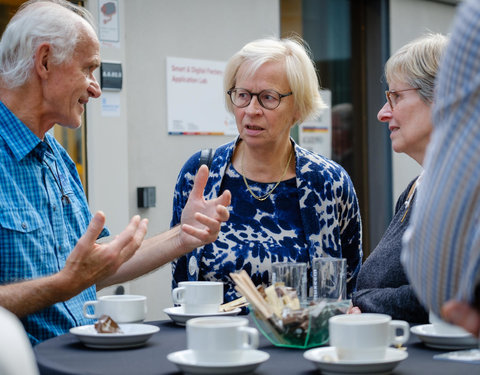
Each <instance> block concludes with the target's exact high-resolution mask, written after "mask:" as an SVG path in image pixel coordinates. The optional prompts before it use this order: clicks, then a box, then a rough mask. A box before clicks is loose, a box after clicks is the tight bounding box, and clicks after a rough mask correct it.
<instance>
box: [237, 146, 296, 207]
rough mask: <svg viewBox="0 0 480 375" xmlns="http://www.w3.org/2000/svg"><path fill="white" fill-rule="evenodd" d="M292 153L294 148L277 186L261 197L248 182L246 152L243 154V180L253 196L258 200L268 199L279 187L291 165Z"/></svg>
mask: <svg viewBox="0 0 480 375" xmlns="http://www.w3.org/2000/svg"><path fill="white" fill-rule="evenodd" d="M292 155H293V149H292V151H291V152H290V156H289V157H288V161H287V165H286V166H285V170H284V171H283V173H282V176H281V177H280V180H278V181H277V183H276V184H275V186H274V187H273V188H272V190H270V191H269V192H268V193H266V194H265V195H262V196H261V197H259V196H258V195H256V194H255V193H254V192H253V191H252V189H251V188H250V186H249V185H248V182H247V179H246V178H245V172H244V171H243V166H244V164H243V160H244V156H245V152H244V153H243V154H242V173H241V175H242V177H243V182H244V183H245V186H246V187H247V190H248V191H249V192H250V194H251V195H252V197H254V198H255V199H256V200H258V201H264V200H265V199H267V198H268V197H269V196H270V195H271V194H272V193H273V191H274V190H275V189H276V188H277V186H278V185H280V182H282V180H283V178H284V177H285V175H286V174H287V171H288V167H289V166H290V161H291V160H292Z"/></svg>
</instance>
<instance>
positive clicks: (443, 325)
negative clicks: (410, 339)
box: [428, 311, 469, 336]
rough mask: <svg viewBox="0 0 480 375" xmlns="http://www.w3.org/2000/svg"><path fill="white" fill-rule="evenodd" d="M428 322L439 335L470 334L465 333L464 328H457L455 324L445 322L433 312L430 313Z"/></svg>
mask: <svg viewBox="0 0 480 375" xmlns="http://www.w3.org/2000/svg"><path fill="white" fill-rule="evenodd" d="M428 320H429V321H430V323H431V324H432V326H433V331H434V332H435V333H436V334H438V335H446V336H449V335H454V336H458V335H468V334H469V333H468V332H467V331H465V330H464V329H463V328H462V327H459V326H456V325H454V324H450V323H447V322H446V321H445V320H443V319H442V318H440V317H439V316H438V315H436V314H435V313H434V312H433V311H430V312H429V314H428Z"/></svg>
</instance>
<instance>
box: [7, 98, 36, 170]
mask: <svg viewBox="0 0 480 375" xmlns="http://www.w3.org/2000/svg"><path fill="white" fill-rule="evenodd" d="M0 137H1V138H3V140H4V141H5V143H6V144H7V146H8V147H9V148H10V150H11V151H12V153H13V155H14V156H15V158H16V159H17V160H18V161H20V160H22V159H23V158H24V157H25V156H27V155H28V154H29V153H30V152H31V151H32V150H33V149H34V148H35V147H37V145H38V144H39V143H40V142H41V139H40V138H38V137H37V136H36V135H35V134H34V133H33V132H32V131H31V130H30V129H29V128H28V127H27V126H26V125H25V124H24V123H23V122H21V121H20V120H19V119H18V117H17V116H15V115H14V114H13V112H12V111H10V110H9V109H8V108H7V107H6V106H5V104H3V102H2V101H0Z"/></svg>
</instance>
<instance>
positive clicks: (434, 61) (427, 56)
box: [385, 33, 448, 104]
mask: <svg viewBox="0 0 480 375" xmlns="http://www.w3.org/2000/svg"><path fill="white" fill-rule="evenodd" d="M447 42H448V38H447V37H446V36H445V35H442V34H438V33H430V34H426V35H423V36H421V37H420V38H417V39H415V40H413V41H411V42H410V43H408V44H406V45H404V46H403V47H402V48H400V49H399V50H398V51H397V52H395V53H394V54H393V55H392V56H391V57H390V58H389V59H388V61H387V63H386V64H385V77H386V78H387V82H392V81H402V82H405V83H407V84H408V85H410V86H412V87H415V88H419V90H418V94H419V95H420V97H421V98H422V100H423V101H424V102H425V103H427V104H430V103H432V102H433V96H434V87H435V77H436V75H437V72H438V66H439V64H440V59H441V57H442V54H443V51H444V50H445V46H446V45H447Z"/></svg>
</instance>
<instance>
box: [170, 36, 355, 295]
mask: <svg viewBox="0 0 480 375" xmlns="http://www.w3.org/2000/svg"><path fill="white" fill-rule="evenodd" d="M224 86H225V100H226V103H227V107H228V110H229V111H230V112H232V113H233V114H234V116H235V120H236V124H237V128H238V132H239V136H238V137H237V138H236V139H235V140H234V141H233V142H230V143H227V144H225V145H223V146H221V147H219V148H218V149H217V150H216V152H215V155H214V158H213V162H212V164H211V171H210V177H209V181H208V183H207V186H206V190H205V193H206V197H216V196H218V195H220V194H221V193H222V192H223V191H225V190H226V189H228V190H230V191H231V192H232V203H231V210H230V219H229V221H228V222H227V223H225V224H224V225H222V228H221V233H220V235H219V238H218V239H217V241H215V242H214V243H212V244H211V245H207V246H203V247H200V248H197V249H196V250H194V251H193V252H192V253H190V254H188V255H186V256H183V257H181V258H179V259H178V260H176V261H175V262H174V263H173V284H174V285H176V283H177V282H179V281H184V280H215V281H222V282H224V283H225V288H226V289H225V301H230V300H233V299H235V298H237V297H239V295H238V294H237V292H236V291H235V289H234V285H233V283H232V281H231V279H230V277H229V274H230V272H235V271H239V270H242V269H243V270H246V271H247V272H248V274H249V275H250V276H251V278H252V280H253V282H254V283H255V284H256V285H264V286H267V285H269V282H270V272H271V271H270V270H271V266H272V264H273V263H275V262H287V261H288V262H305V263H307V264H311V262H312V260H313V259H314V258H317V257H322V256H332V257H340V258H346V259H347V278H348V282H347V292H348V294H351V292H352V291H353V288H354V286H355V281H356V277H357V274H358V270H359V269H360V265H361V260H362V250H361V249H362V246H361V221H360V213H359V208H358V202H357V197H356V194H355V190H354V188H353V185H352V182H351V180H350V177H349V176H348V175H347V173H346V172H345V170H344V169H343V168H342V167H341V166H339V165H338V164H336V163H334V162H333V161H331V160H328V159H326V158H324V157H323V156H321V155H317V154H315V153H312V152H310V151H307V150H306V149H304V148H302V147H300V146H298V145H297V144H295V142H294V141H293V140H292V139H291V138H290V129H291V128H292V127H293V126H294V125H295V124H297V123H301V122H303V121H305V120H306V119H308V118H312V117H315V115H316V114H318V112H319V110H321V108H322V107H323V105H324V104H323V102H322V100H321V98H320V95H319V85H318V79H317V76H316V72H315V68H314V65H313V62H312V60H311V58H310V56H309V54H308V52H307V50H306V49H305V47H304V44H303V42H302V41H298V40H293V39H261V40H256V41H253V42H251V43H248V44H247V45H245V46H244V47H243V48H242V49H241V50H240V51H238V52H237V53H236V54H235V55H234V56H233V57H232V58H231V59H230V61H229V62H228V64H227V67H226V71H225V77H224ZM199 154H200V153H196V154H194V155H193V156H192V157H191V158H190V159H189V160H188V161H187V162H186V164H185V165H184V167H183V168H182V170H181V171H180V174H179V177H178V181H177V185H176V187H175V196H174V204H173V219H172V223H171V224H172V225H176V224H177V223H178V222H179V220H180V218H181V214H182V210H183V207H184V205H185V204H186V201H187V197H188V194H189V192H190V190H191V187H192V182H193V178H194V176H195V173H196V171H197V169H198V164H199Z"/></svg>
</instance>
